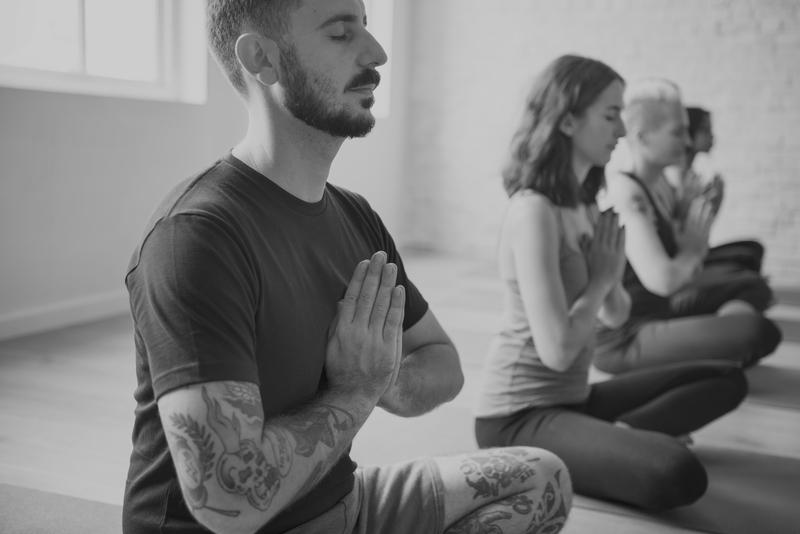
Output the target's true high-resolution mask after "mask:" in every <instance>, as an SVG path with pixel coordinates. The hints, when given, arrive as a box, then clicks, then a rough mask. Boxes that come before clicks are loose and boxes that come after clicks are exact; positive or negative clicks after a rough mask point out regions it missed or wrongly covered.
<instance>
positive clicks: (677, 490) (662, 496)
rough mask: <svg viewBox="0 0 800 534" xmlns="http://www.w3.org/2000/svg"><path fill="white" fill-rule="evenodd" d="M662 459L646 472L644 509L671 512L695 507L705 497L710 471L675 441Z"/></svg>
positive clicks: (642, 503)
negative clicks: (685, 507) (686, 507)
mask: <svg viewBox="0 0 800 534" xmlns="http://www.w3.org/2000/svg"><path fill="white" fill-rule="evenodd" d="M660 456H661V457H660V458H659V459H657V460H654V463H653V464H652V465H651V466H650V469H648V470H647V473H646V477H647V480H646V483H645V484H644V491H642V494H641V498H642V502H641V503H639V504H640V505H641V506H642V507H643V508H646V509H650V510H668V509H671V508H675V507H678V506H685V505H688V504H691V503H693V502H695V501H696V500H698V499H699V498H700V497H702V496H703V494H705V492H706V489H707V488H708V476H707V474H706V470H705V468H704V467H703V465H702V464H701V463H700V460H698V459H697V457H696V456H695V455H694V454H693V453H692V452H691V451H690V450H689V449H687V448H686V447H685V446H683V445H682V444H680V443H677V442H675V443H674V444H670V447H669V449H668V450H667V451H664V453H662V454H661V455H660Z"/></svg>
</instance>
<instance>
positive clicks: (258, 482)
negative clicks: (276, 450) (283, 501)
mask: <svg viewBox="0 0 800 534" xmlns="http://www.w3.org/2000/svg"><path fill="white" fill-rule="evenodd" d="M202 393H203V400H204V401H205V403H206V407H207V408H208V426H210V427H211V429H212V430H213V431H214V432H215V433H216V434H217V436H218V437H219V439H220V441H222V445H223V448H224V451H223V453H222V454H221V455H220V458H219V461H218V462H217V472H216V476H217V483H218V484H219V485H220V487H221V488H222V489H224V490H225V491H227V492H228V493H233V494H238V495H243V496H245V497H246V498H247V502H249V503H250V505H251V506H253V507H254V508H257V509H259V510H266V509H267V508H269V505H270V504H271V503H272V498H273V497H274V496H275V494H276V493H277V492H278V489H279V488H280V483H281V475H280V471H279V470H278V468H277V467H275V466H274V465H272V464H270V463H269V462H268V461H267V458H266V456H264V453H263V452H262V451H261V449H260V448H259V446H258V444H257V443H255V442H254V441H253V440H251V439H241V435H240V429H241V425H240V423H239V420H238V419H237V417H236V414H233V417H232V418H229V417H227V416H226V415H225V414H223V413H222V408H221V407H220V405H219V402H217V401H216V400H214V399H211V398H210V397H209V396H208V392H207V391H206V388H205V387H203V389H202Z"/></svg>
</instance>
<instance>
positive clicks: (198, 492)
mask: <svg viewBox="0 0 800 534" xmlns="http://www.w3.org/2000/svg"><path fill="white" fill-rule="evenodd" d="M201 393H202V397H203V402H204V403H205V405H206V408H207V414H208V415H207V424H203V422H198V421H196V420H195V419H193V418H192V417H191V416H189V415H185V414H177V413H176V414H172V415H171V416H170V420H171V422H172V425H173V426H174V429H175V430H176V431H170V433H171V434H172V436H173V437H174V438H175V439H174V443H175V448H176V455H175V457H174V463H175V468H176V470H177V471H178V473H180V474H181V483H182V484H183V486H184V489H185V492H184V493H185V495H186V498H187V501H188V503H187V504H188V505H189V506H190V507H191V508H192V509H195V510H196V509H201V508H203V509H207V510H211V511H214V512H217V513H220V514H223V515H227V516H230V517H236V516H238V515H239V514H240V512H239V511H236V510H221V509H219V508H212V507H210V506H208V502H207V501H208V489H207V487H206V484H207V483H208V481H209V480H211V479H212V477H214V479H215V481H216V483H217V484H218V485H219V486H220V487H221V488H222V489H223V490H224V491H226V492H228V493H231V494H234V495H241V496H244V497H245V498H246V499H247V501H248V503H249V504H250V505H251V506H252V507H254V508H256V509H258V510H261V511H264V510H267V509H268V508H269V506H270V505H271V503H272V500H273V498H274V497H275V495H276V494H277V493H278V490H279V489H280V487H281V480H282V479H283V478H285V477H286V476H288V475H289V472H290V471H291V469H292V465H293V463H294V455H295V454H299V455H301V456H304V457H311V456H313V454H314V452H315V451H316V450H317V445H318V444H319V443H323V444H325V445H327V446H328V447H329V448H331V449H333V448H334V447H335V446H336V441H337V436H336V431H346V430H349V429H351V428H353V427H354V426H355V419H354V418H353V416H352V415H351V414H350V413H348V412H346V411H344V410H342V409H340V408H337V407H335V406H329V405H320V406H315V407H313V408H311V409H310V410H309V413H308V415H307V416H306V418H305V419H303V420H302V421H298V420H291V421H290V422H289V423H288V424H287V430H284V429H282V428H275V427H266V426H264V424H263V423H264V418H263V410H262V409H261V406H260V398H259V396H258V389H257V388H256V387H255V386H251V385H249V384H244V385H238V384H226V387H225V392H224V394H223V396H222V400H223V401H224V404H227V405H229V406H231V407H232V408H233V409H234V411H233V413H232V414H231V416H230V417H228V416H227V415H225V413H224V412H223V410H222V406H221V405H220V402H219V401H218V400H217V399H212V398H211V396H210V395H209V394H208V390H207V388H206V387H205V386H203V387H202V388H201ZM243 426H244V427H245V428H258V429H259V430H260V431H261V437H262V443H263V444H268V445H269V446H270V448H271V450H272V452H273V453H274V461H271V460H270V459H268V458H267V456H266V455H265V454H264V451H263V450H262V446H263V445H262V443H258V442H256V441H254V440H252V439H247V438H242V427H243ZM215 435H216V437H217V438H218V439H219V441H220V442H221V443H222V449H223V450H222V452H220V453H217V452H215V450H214V448H215V447H214V443H215V440H214V439H213V437H214V436H215ZM292 442H294V443H292ZM293 445H294V450H292V447H293ZM326 465H327V462H325V461H319V462H317V463H316V464H315V465H314V467H313V470H312V472H311V473H310V475H309V478H308V479H307V480H306V482H305V484H304V485H303V488H302V489H301V490H300V495H303V494H305V493H307V492H308V491H309V490H310V489H311V488H313V487H314V485H316V484H317V483H318V482H319V480H320V479H321V478H322V477H323V476H324V474H325V473H326V472H327V469H326Z"/></svg>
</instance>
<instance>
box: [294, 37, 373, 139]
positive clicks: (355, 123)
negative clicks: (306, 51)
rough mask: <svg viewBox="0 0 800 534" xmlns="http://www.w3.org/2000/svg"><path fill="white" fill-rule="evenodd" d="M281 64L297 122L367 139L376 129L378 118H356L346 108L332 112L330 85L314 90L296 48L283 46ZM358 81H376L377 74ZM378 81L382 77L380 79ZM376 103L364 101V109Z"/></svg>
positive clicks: (332, 133) (352, 85)
mask: <svg viewBox="0 0 800 534" xmlns="http://www.w3.org/2000/svg"><path fill="white" fill-rule="evenodd" d="M281 65H282V66H283V70H284V72H285V74H286V107H287V109H288V110H289V111H290V112H291V114H292V115H294V116H295V117H296V118H297V119H299V120H301V121H303V122H304V123H306V124H308V125H309V126H311V127H313V128H316V129H318V130H321V131H323V132H325V133H328V134H330V135H332V136H334V137H364V136H365V135H367V134H368V133H369V132H370V131H371V130H372V127H373V126H375V118H374V117H373V116H372V115H371V114H363V115H356V114H353V113H350V112H348V111H347V110H346V109H333V106H332V105H331V104H329V103H328V102H326V100H325V96H326V94H327V95H330V94H333V93H334V89H333V87H332V86H331V85H330V84H329V83H325V84H324V85H322V86H321V87H320V88H315V87H314V86H313V85H312V83H311V81H310V79H309V76H308V73H307V72H306V70H305V69H304V68H303V66H302V65H301V64H300V61H299V59H298V58H297V54H296V52H295V50H294V48H293V47H291V46H282V47H281ZM366 72H369V73H370V74H367V75H366V76H365V75H364V74H362V75H361V76H358V77H357V79H361V78H364V77H366V78H369V79H371V80H373V81H375V77H377V72H376V71H374V70H373V71H366ZM378 78H379V77H378ZM355 81H358V80H354V81H351V83H350V84H349V86H348V87H357V86H358V83H362V82H358V83H353V82H355ZM373 102H374V99H373V98H372V97H369V98H365V99H364V100H363V101H362V105H363V107H364V109H369V108H370V107H371V106H372V104H373Z"/></svg>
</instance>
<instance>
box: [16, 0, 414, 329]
mask: <svg viewBox="0 0 800 534" xmlns="http://www.w3.org/2000/svg"><path fill="white" fill-rule="evenodd" d="M407 5H408V4H407V3H406V2H396V10H397V13H396V15H397V24H398V26H397V28H396V30H395V32H394V35H395V43H394V47H393V50H394V51H395V58H394V68H395V69H397V73H396V74H393V76H392V78H393V80H394V82H395V84H393V85H395V86H393V90H392V97H393V100H392V113H391V115H390V117H389V118H387V119H382V120H381V121H379V124H378V125H377V126H376V128H375V131H374V132H373V134H372V135H370V136H369V137H368V138H366V139H363V140H358V141H353V142H349V143H347V144H346V146H345V148H344V149H343V150H342V153H341V155H340V158H339V160H338V161H337V163H336V165H335V166H334V169H333V170H332V176H331V180H332V181H333V182H335V183H339V184H341V185H344V186H345V187H348V188H351V189H353V190H356V191H359V192H362V193H363V194H365V195H366V196H367V197H368V198H369V200H370V201H371V202H372V203H373V205H374V206H375V207H376V208H377V209H378V210H379V212H381V213H382V215H383V217H384V220H385V222H386V224H387V226H389V228H390V229H393V230H394V229H396V228H397V226H398V224H397V223H398V221H397V218H398V213H399V211H400V210H399V204H398V199H397V194H396V193H397V188H396V186H395V184H396V183H397V181H398V178H399V176H400V175H401V168H402V162H403V147H404V142H405V138H406V136H405V116H404V113H403V110H404V109H405V102H404V99H405V88H404V86H403V83H404V80H405V79H406V78H407V75H406V72H405V70H406V69H407V63H406V60H405V58H404V57H403V55H404V51H405V49H406V48H407V46H408V42H407V38H406V36H407V34H408V32H407V31H406V24H407V18H408V17H407V13H408V8H407ZM208 70H209V75H208V84H209V87H208V102H207V104H205V105H202V106H195V105H187V104H177V103H159V102H152V101H138V100H128V99H120V98H98V97H93V96H78V95H67V94H58V93H48V92H39V91H25V90H17V89H7V88H0V339H2V338H8V337H12V336H16V335H22V334H25V333H30V332H35V331H38V330H44V329H47V328H53V327H60V326H66V325H68V324H72V323H76V322H82V321H86V320H91V319H95V318H98V317H103V316H107V315H110V314H113V313H117V312H124V311H125V310H127V306H128V304H127V295H126V293H125V289H124V284H123V277H124V273H125V268H126V266H127V263H128V259H129V257H130V254H131V252H132V251H133V248H134V247H135V245H136V243H137V241H138V239H139V237H140V235H141V232H142V231H143V230H144V225H145V223H146V221H147V219H148V218H149V216H150V214H151V212H152V210H153V209H154V208H155V207H156V205H157V204H158V202H159V201H160V199H161V198H162V197H163V195H164V194H165V193H166V192H167V191H169V189H170V188H171V187H172V186H173V185H174V184H175V183H177V182H179V181H180V180H182V179H184V178H186V177H189V176H190V175H192V174H194V173H196V172H198V171H200V170H202V169H203V168H205V167H206V166H207V165H209V164H210V163H212V162H213V161H214V160H215V159H216V158H217V157H219V156H220V155H222V154H223V153H224V152H226V151H227V150H228V149H229V148H230V147H231V146H233V145H234V144H235V143H236V142H237V140H238V139H239V137H240V136H241V135H242V134H243V133H244V129H245V126H246V121H245V114H244V110H243V107H242V106H241V104H240V103H239V100H238V98H237V97H236V96H235V95H234V93H233V90H232V89H231V88H230V87H229V86H228V84H227V81H226V80H225V79H224V77H223V76H222V74H221V73H220V72H219V69H218V68H217V66H216V64H214V63H213V61H211V64H210V65H209V69H208Z"/></svg>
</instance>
